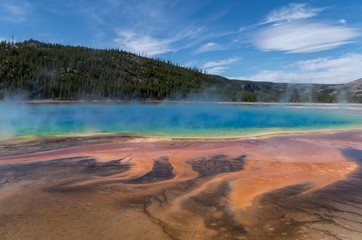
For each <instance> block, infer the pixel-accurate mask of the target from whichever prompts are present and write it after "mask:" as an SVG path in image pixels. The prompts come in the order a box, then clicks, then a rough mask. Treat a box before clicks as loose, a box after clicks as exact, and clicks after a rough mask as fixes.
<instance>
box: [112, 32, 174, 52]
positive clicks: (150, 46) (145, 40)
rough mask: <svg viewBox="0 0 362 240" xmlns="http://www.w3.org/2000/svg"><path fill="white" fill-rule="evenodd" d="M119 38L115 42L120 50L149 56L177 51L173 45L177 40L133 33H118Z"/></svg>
mask: <svg viewBox="0 0 362 240" xmlns="http://www.w3.org/2000/svg"><path fill="white" fill-rule="evenodd" d="M118 36H119V38H116V39H114V42H115V43H116V44H118V45H119V47H120V48H122V49H125V50H127V51H131V52H136V53H141V54H146V55H148V56H154V55H158V54H162V53H166V52H172V51H175V49H173V48H172V47H171V44H172V43H174V42H175V41H177V39H163V40H161V39H156V38H153V37H151V36H148V35H142V34H137V33H135V32H132V31H118Z"/></svg>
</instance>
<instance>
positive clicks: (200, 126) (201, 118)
mask: <svg viewBox="0 0 362 240" xmlns="http://www.w3.org/2000/svg"><path fill="white" fill-rule="evenodd" d="M0 112H1V116H0V138H2V139H4V138H9V137H16V136H56V135H70V134H71V135H74V134H75V135H76V134H86V133H127V134H134V135H149V136H174V137H242V136H246V135H254V134H261V133H271V132H283V131H296V130H323V129H338V128H358V129H361V128H362V107H360V106H355V107H353V108H351V107H348V106H327V107H325V106H323V107H317V106H299V107H295V106H289V105H276V106H247V105H227V104H224V105H220V104H219V105H218V104H159V105H154V104H143V105H142V104H128V105H89V104H84V105H81V104H75V105H46V104H40V105H26V104H12V103H7V104H6V103H2V104H0Z"/></svg>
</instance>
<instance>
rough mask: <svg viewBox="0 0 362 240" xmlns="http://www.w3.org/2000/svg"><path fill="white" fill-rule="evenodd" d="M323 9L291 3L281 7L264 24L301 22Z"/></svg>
mask: <svg viewBox="0 0 362 240" xmlns="http://www.w3.org/2000/svg"><path fill="white" fill-rule="evenodd" d="M321 10H322V9H319V8H312V7H310V6H308V5H307V4H305V3H290V4H289V5H288V6H284V7H281V8H279V9H276V10H274V11H272V12H270V13H269V14H268V15H267V16H266V18H265V20H264V21H263V22H262V24H267V23H277V22H283V21H286V22H290V21H293V20H300V19H306V18H311V17H314V16H316V15H317V14H318V12H320V11H321Z"/></svg>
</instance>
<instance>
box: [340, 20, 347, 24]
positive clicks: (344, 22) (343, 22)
mask: <svg viewBox="0 0 362 240" xmlns="http://www.w3.org/2000/svg"><path fill="white" fill-rule="evenodd" d="M338 22H339V23H342V24H343V25H345V24H346V23H347V20H346V19H339V20H338Z"/></svg>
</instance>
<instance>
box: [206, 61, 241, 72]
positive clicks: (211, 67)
mask: <svg viewBox="0 0 362 240" xmlns="http://www.w3.org/2000/svg"><path fill="white" fill-rule="evenodd" d="M239 60H241V58H239V57H232V58H228V59H225V60H220V61H217V62H215V61H211V62H207V63H205V64H204V65H202V66H201V68H202V69H204V70H206V71H207V72H208V73H210V74H221V73H223V72H224V70H226V69H228V68H229V66H227V65H229V64H232V63H234V62H237V61H239Z"/></svg>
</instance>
